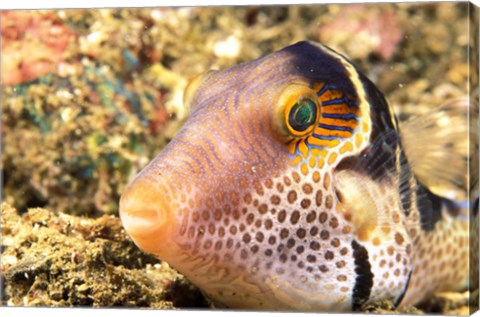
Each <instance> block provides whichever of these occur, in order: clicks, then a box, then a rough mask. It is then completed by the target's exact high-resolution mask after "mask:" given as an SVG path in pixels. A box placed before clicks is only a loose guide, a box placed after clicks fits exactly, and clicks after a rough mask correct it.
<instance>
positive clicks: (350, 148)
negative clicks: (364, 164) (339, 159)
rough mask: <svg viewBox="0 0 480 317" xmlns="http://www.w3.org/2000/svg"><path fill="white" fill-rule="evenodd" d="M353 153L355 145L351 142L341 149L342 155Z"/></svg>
mask: <svg viewBox="0 0 480 317" xmlns="http://www.w3.org/2000/svg"><path fill="white" fill-rule="evenodd" d="M350 151H353V145H352V143H350V142H345V144H344V145H343V146H342V147H341V148H340V153H341V154H343V153H345V152H350Z"/></svg>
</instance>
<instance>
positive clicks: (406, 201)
mask: <svg viewBox="0 0 480 317" xmlns="http://www.w3.org/2000/svg"><path fill="white" fill-rule="evenodd" d="M411 176H412V171H411V169H410V165H409V164H408V162H407V159H406V157H405V153H404V152H403V151H402V150H400V181H399V182H398V186H399V193H400V202H401V204H402V209H403V213H404V214H405V216H407V217H408V215H409V214H410V209H411V208H412V188H411V186H410V182H409V180H410V178H411Z"/></svg>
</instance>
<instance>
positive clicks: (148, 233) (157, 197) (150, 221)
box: [119, 178, 175, 255]
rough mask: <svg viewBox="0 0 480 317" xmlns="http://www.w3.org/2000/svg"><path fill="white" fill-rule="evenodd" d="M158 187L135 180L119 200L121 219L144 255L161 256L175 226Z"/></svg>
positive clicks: (164, 198)
mask: <svg viewBox="0 0 480 317" xmlns="http://www.w3.org/2000/svg"><path fill="white" fill-rule="evenodd" d="M166 198H167V197H166V195H165V193H164V192H163V190H161V188H159V187H158V186H152V184H151V183H149V182H147V181H146V180H143V179H139V178H137V179H136V180H134V181H133V182H132V183H130V184H129V185H128V186H127V188H126V189H125V191H124V192H123V194H122V196H121V198H120V206H119V211H120V218H121V220H122V224H123V227H124V228H125V230H126V231H127V233H128V234H129V235H130V237H131V238H132V239H133V241H134V242H135V243H136V244H137V245H138V246H139V247H140V249H142V250H143V251H145V252H148V253H153V254H157V255H158V254H161V253H164V252H165V251H166V250H167V249H168V248H167V246H168V243H169V242H168V240H169V237H170V235H169V233H170V232H171V230H172V227H173V226H174V224H175V217H174V216H173V213H172V212H171V206H170V204H169V203H167V201H166V200H167V199H166Z"/></svg>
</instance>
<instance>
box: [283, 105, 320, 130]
mask: <svg viewBox="0 0 480 317" xmlns="http://www.w3.org/2000/svg"><path fill="white" fill-rule="evenodd" d="M316 121H317V104H316V103H315V102H314V101H313V100H311V99H301V100H299V101H298V102H296V103H295V104H294V105H293V107H292V108H291V109H290V111H289V113H288V125H289V126H290V127H291V128H292V129H293V130H295V131H296V132H300V133H301V132H304V131H305V130H307V129H308V128H310V127H311V126H312V125H313V124H315V122H316Z"/></svg>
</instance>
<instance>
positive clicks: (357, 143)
mask: <svg viewBox="0 0 480 317" xmlns="http://www.w3.org/2000/svg"><path fill="white" fill-rule="evenodd" d="M361 145H362V135H361V134H359V133H357V134H356V135H355V146H356V147H357V148H360V146H361Z"/></svg>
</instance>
